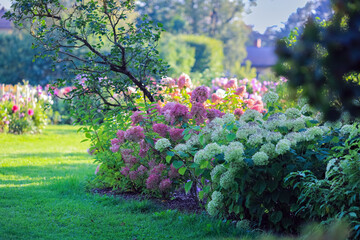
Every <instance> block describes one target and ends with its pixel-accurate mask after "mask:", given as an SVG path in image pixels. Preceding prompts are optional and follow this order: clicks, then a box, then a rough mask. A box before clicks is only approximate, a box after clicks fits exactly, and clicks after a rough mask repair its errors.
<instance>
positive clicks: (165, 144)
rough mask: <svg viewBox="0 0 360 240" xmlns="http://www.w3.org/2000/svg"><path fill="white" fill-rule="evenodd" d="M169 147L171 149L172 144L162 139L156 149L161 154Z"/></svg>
mask: <svg viewBox="0 0 360 240" xmlns="http://www.w3.org/2000/svg"><path fill="white" fill-rule="evenodd" d="M168 147H171V143H170V141H169V140H168V139H166V138H161V139H159V140H158V141H157V142H156V143H155V149H156V150H158V151H160V152H162V151H164V150H165V149H166V148H168Z"/></svg>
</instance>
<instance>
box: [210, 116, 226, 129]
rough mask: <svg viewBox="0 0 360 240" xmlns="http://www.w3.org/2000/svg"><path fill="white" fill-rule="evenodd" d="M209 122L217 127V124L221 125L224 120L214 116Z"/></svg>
mask: <svg viewBox="0 0 360 240" xmlns="http://www.w3.org/2000/svg"><path fill="white" fill-rule="evenodd" d="M211 123H212V124H213V125H215V126H216V127H218V126H221V127H222V126H223V125H224V124H225V122H224V119H222V118H218V117H217V118H215V119H214V120H212V121H211Z"/></svg>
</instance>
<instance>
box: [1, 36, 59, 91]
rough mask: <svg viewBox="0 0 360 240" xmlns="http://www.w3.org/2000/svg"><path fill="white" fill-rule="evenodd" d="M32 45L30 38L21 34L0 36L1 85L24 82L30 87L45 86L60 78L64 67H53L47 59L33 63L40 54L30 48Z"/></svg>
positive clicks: (40, 59)
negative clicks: (30, 85) (35, 56)
mask: <svg viewBox="0 0 360 240" xmlns="http://www.w3.org/2000/svg"><path fill="white" fill-rule="evenodd" d="M32 43H33V39H32V38H31V36H29V34H26V33H23V32H17V31H15V32H14V33H12V34H0V76H1V83H5V84H14V85H15V84H17V83H21V82H22V81H23V80H26V81H28V82H29V83H30V84H32V85H38V84H40V85H46V84H47V83H49V82H51V81H53V80H55V79H56V78H59V77H61V74H62V73H63V72H62V71H61V69H62V68H63V67H64V66H61V65H58V66H53V62H52V61H51V59H49V58H44V59H43V58H39V59H38V60H37V61H33V58H34V57H33V56H34V55H38V54H40V52H39V51H38V50H36V49H32V48H31V46H32Z"/></svg>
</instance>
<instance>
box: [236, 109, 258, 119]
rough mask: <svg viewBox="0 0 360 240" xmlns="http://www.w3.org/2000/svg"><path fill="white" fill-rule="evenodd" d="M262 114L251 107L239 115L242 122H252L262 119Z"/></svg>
mask: <svg viewBox="0 0 360 240" xmlns="http://www.w3.org/2000/svg"><path fill="white" fill-rule="evenodd" d="M262 117H263V116H262V114H261V113H259V112H258V111H256V110H253V109H248V110H246V111H245V113H244V114H243V115H242V116H241V117H240V120H241V121H244V122H253V121H257V120H259V121H262Z"/></svg>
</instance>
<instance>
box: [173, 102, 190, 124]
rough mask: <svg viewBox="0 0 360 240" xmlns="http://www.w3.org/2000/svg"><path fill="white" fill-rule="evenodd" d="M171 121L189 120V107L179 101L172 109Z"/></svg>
mask: <svg viewBox="0 0 360 240" xmlns="http://www.w3.org/2000/svg"><path fill="white" fill-rule="evenodd" d="M170 118H171V123H172V124H174V123H183V122H187V121H189V118H190V116H189V109H188V108H187V107H186V106H185V105H182V104H180V103H177V104H176V105H175V106H174V107H173V109H171V111H170Z"/></svg>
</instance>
